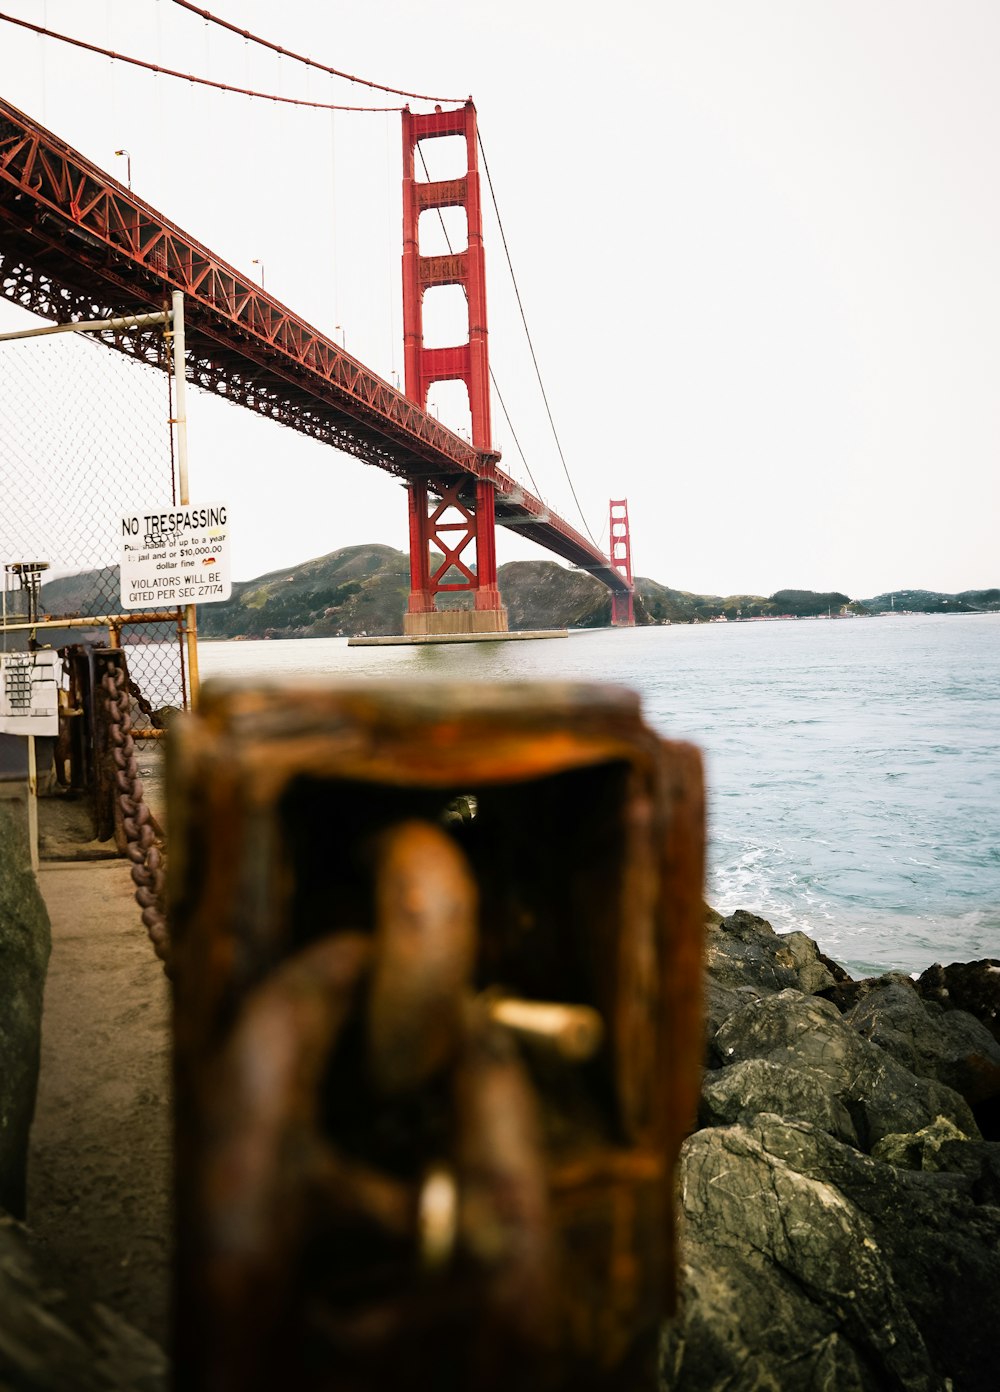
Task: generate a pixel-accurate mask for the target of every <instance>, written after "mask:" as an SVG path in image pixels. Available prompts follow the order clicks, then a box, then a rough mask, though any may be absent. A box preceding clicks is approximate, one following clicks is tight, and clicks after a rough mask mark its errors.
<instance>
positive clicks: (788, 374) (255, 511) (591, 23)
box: [0, 0, 1000, 597]
mask: <svg viewBox="0 0 1000 1392" xmlns="http://www.w3.org/2000/svg"><path fill="white" fill-rule="evenodd" d="M201 3H202V5H203V6H204V7H205V8H208V9H211V10H213V11H215V12H216V13H218V14H220V15H222V16H224V17H226V18H228V19H231V20H232V21H234V22H236V23H238V24H240V25H242V26H245V27H247V28H249V29H252V30H254V31H256V32H258V33H260V34H263V35H264V36H266V37H269V38H272V39H273V40H275V41H276V42H278V43H280V44H282V45H284V46H285V47H286V48H289V49H294V50H297V51H301V52H306V53H310V54H312V55H313V56H315V57H316V58H317V59H318V60H320V61H323V62H326V63H329V64H331V65H334V66H337V67H342V68H344V69H346V70H347V71H350V72H354V73H358V74H360V75H363V76H366V77H371V78H374V79H376V80H379V81H383V82H386V83H394V84H398V85H399V86H401V87H405V88H409V89H412V90H416V91H425V92H431V93H441V94H443V95H445V96H457V97H463V96H464V95H466V94H467V93H471V94H472V95H473V96H474V98H475V100H476V104H477V107H478V111H479V119H480V128H481V132H482V136H483V141H484V144H485V147H486V154H487V158H488V160H489V164H490V169H491V172H492V175H493V181H494V184H495V186H496V191H497V196H498V200H499V204H500V211H501V216H502V217H503V219H504V225H505V228H506V232H507V238H508V242H509V244H510V248H511V253H512V256H513V259H514V265H515V270H516V272H517V275H518V279H519V284H520V289H521V294H522V298H523V301H524V304H525V307H526V310H527V314H528V319H529V324H530V326H531V329H532V333H533V336H534V342H535V347H536V351H537V354H538V358H539V361H540V363H541V367H542V372H543V376H544V380H545V384H546V389H547V392H548V395H549V400H550V403H551V405H552V409H553V412H554V415H555V418H556V423H557V427H558V430H559V433H560V436H561V439H562V443H563V447H564V450H565V453H566V456H567V459H568V461H569V464H570V469H571V472H572V475H573V479H574V483H575V485H576V489H577V492H578V494H579V496H580V499H581V501H582V503H583V507H584V511H585V513H586V515H587V518H588V521H589V523H590V526H591V528H592V530H593V531H594V533H595V535H596V536H597V537H598V538H600V537H601V535H602V533H603V532H605V529H606V514H607V502H608V498H609V497H610V496H612V495H613V496H616V497H618V496H627V497H628V500H629V508H630V513H631V521H632V534H633V561H634V567H635V570H636V572H637V573H639V574H642V575H649V576H652V577H653V578H655V579H657V580H659V581H661V582H663V583H665V584H668V585H671V586H674V587H677V588H681V589H687V590H696V591H701V592H710V593H723V594H725V593H733V592H737V591H743V592H754V593H763V594H769V593H771V592H773V591H774V590H775V589H777V588H779V587H784V586H796V587H803V588H810V589H817V590H823V589H839V590H843V591H845V592H847V593H848V594H850V595H851V596H852V597H865V596H867V595H871V594H874V593H877V592H879V591H882V590H887V589H894V588H901V587H904V586H924V587H928V588H935V589H943V590H949V591H956V590H960V589H967V588H971V587H982V586H988V585H996V584H1000V560H998V559H997V546H996V540H995V537H996V525H997V517H998V504H1000V482H998V473H1000V471H998V460H997V453H998V450H997V446H998V440H1000V405H998V402H1000V398H998V383H1000V275H998V271H997V257H998V255H1000V194H998V182H997V177H996V151H997V148H998V145H1000V82H998V81H997V73H998V72H1000V6H998V5H997V4H996V2H995V0H948V3H943V2H942V3H937V2H935V0H688V3H679V0H618V3H616V4H615V5H611V6H609V5H608V4H607V3H597V0H572V3H571V2H570V0H548V3H546V0H505V3H504V4H503V5H499V4H498V5H489V6H487V5H485V4H482V5H476V4H471V5H470V4H469V3H468V0H465V3H458V0H423V2H422V3H421V4H412V3H409V0H398V2H397V0H368V3H365V4H358V3H356V0H354V2H352V3H350V4H346V3H340V0H329V3H325V4H322V5H318V4H316V3H315V0H284V3H283V4H282V5H280V6H275V5H274V4H273V3H265V0H240V3H237V0H201ZM3 8H4V9H5V10H6V11H8V12H9V13H11V14H15V15H19V16H21V17H25V18H29V19H31V20H33V21H35V22H37V23H42V24H47V25H48V26H50V27H52V28H54V29H58V30H62V31H64V32H69V33H72V34H74V35H77V36H78V37H81V38H84V39H87V40H89V41H91V42H94V43H98V44H102V45H104V46H106V47H109V48H112V49H116V50H118V51H120V52H123V53H128V54H136V55H138V56H141V57H144V58H146V59H148V60H150V61H152V62H155V63H159V64H162V65H165V66H173V67H178V68H183V69H184V70H186V71H190V72H194V73H197V74H199V75H209V76H213V77H216V78H218V79H219V80H222V81H228V82H231V83H234V84H236V85H239V86H247V87H257V88H261V89H263V90H266V91H275V90H277V91H280V92H283V93H284V94H286V95H306V96H312V97H314V98H316V99H319V100H341V99H342V100H347V101H351V100H361V101H367V100H370V99H371V98H369V97H368V96H367V95H365V93H364V91H363V89H359V88H351V87H348V86H347V85H346V84H344V83H339V82H334V81H333V80H328V79H326V78H320V77H319V76H318V75H315V74H307V73H306V72H305V70H304V69H302V68H300V67H299V66H298V65H296V64H293V63H291V62H290V61H288V60H283V59H280V58H278V57H277V56H276V55H274V54H268V53H265V52H263V51H261V50H256V49H254V48H253V47H252V46H249V45H247V44H245V43H244V42H243V40H241V39H238V38H236V37H233V36H227V35H226V34H224V33H223V32H222V31H221V30H219V29H217V28H215V27H212V26H208V25H206V24H205V23H204V22H203V21H201V20H200V19H198V18H197V17H196V16H194V15H192V14H190V13H188V12H186V11H184V10H182V9H180V7H179V6H177V5H175V4H173V3H171V0H36V2H35V3H30V0H7V3H6V4H5V5H4V7H3ZM0 79H2V93H3V96H4V97H5V99H6V100H8V101H10V102H12V103H13V104H14V105H15V106H18V107H20V108H21V109H22V110H24V111H26V112H27V113H29V114H30V115H32V116H33V117H35V118H36V119H37V120H39V121H40V122H41V123H42V124H44V125H46V126H48V127H49V129H51V130H52V131H54V132H55V133H56V134H58V135H59V136H61V137H63V138H64V139H66V140H67V141H69V142H70V143H71V144H73V145H75V146H76V147H77V148H78V149H80V150H81V151H83V152H84V153H85V154H86V155H88V156H89V157H90V158H91V159H93V160H95V161H96V162H97V163H98V164H101V165H102V166H103V167H104V168H106V169H108V170H110V171H111V172H113V173H114V174H115V175H116V176H117V177H120V178H124V160H122V159H116V158H115V157H114V153H113V152H114V150H115V149H117V148H120V147H127V148H128V149H129V150H130V152H131V157H132V182H133V187H134V189H135V190H136V192H138V193H139V194H140V195H141V196H142V197H144V198H145V199H147V200H148V201H149V202H150V203H152V204H153V205H154V206H155V207H157V208H159V209H160V210H161V211H162V212H164V213H165V214H166V215H167V216H168V217H169V218H171V219H172V220H173V221H174V222H176V223H178V224H180V226H182V227H184V228H185V229H186V230H187V231H189V232H190V233H192V234H193V235H194V236H195V237H197V238H198V239H199V240H200V241H202V242H203V243H205V244H206V245H208V246H210V247H211V248H212V249H213V250H214V251H216V252H217V253H219V254H220V255H222V256H224V257H225V258H226V259H227V260H229V261H230V262H232V263H233V264H234V265H235V266H237V267H238V268H240V269H241V270H243V271H245V272H247V273H253V272H254V271H255V269H256V268H255V267H254V266H253V264H252V263H253V259H254V258H257V259H258V260H259V261H262V262H263V264H264V273H265V278H266V285H267V289H268V290H270V291H272V292H273V293H274V294H275V295H277V296H278V297H279V298H280V299H281V300H283V301H284V302H285V303H287V304H288V305H289V306H291V307H292V308H293V309H295V310H296V311H297V312H299V313H301V314H302V315H303V316H304V317H305V318H307V319H309V320H310V321H311V322H312V323H314V324H315V325H317V327H319V328H321V329H323V330H324V331H326V332H328V333H330V334H331V335H333V334H334V331H335V326H340V328H339V330H337V332H336V336H337V337H338V338H340V337H342V336H343V337H344V339H345V340H346V346H347V348H348V350H349V351H350V352H352V353H354V354H355V355H356V356H358V357H359V358H361V359H362V360H363V361H364V362H366V363H367V364H368V365H369V366H371V367H373V368H374V369H375V370H376V371H378V372H380V373H381V374H382V375H383V376H385V377H386V378H387V379H388V380H392V373H393V372H394V371H401V369H402V351H401V328H400V308H399V301H400V287H399V256H400V211H399V179H400V139H399V118H398V116H395V115H390V116H383V115H375V116H347V115H338V116H336V117H332V118H331V116H330V115H329V114H328V113H321V112H299V111H293V110H290V109H288V108H277V107H274V106H272V105H270V104H265V103H262V102H259V101H253V102H249V101H247V100H245V99H243V98H240V97H236V96H230V95H222V94H218V93H211V92H207V91H206V90H205V89H200V88H195V87H192V86H190V85H188V84H185V83H178V82H176V81H174V80H172V79H168V78H163V77H154V76H153V75H152V74H149V73H140V72H137V71H136V70H134V69H129V68H126V67H125V66H124V65H121V64H115V63H112V62H110V61H108V60H106V59H101V58H98V57H95V56H89V55H87V54H84V53H81V52H79V51H77V50H71V49H68V48H66V47H64V46H62V45H59V44H56V43H54V42H53V41H51V40H45V39H41V38H38V37H36V36H33V35H30V34H27V33H25V32H23V31H20V30H17V29H14V28H12V27H10V26H8V25H4V24H0ZM352 93H353V95H352ZM374 100H375V101H379V98H378V96H377V94H376V95H374ZM387 100H388V101H389V102H390V103H391V102H392V101H393V99H392V98H389V99H387ZM414 105H417V104H416V103H415V104H414ZM486 252H487V265H488V275H489V285H490V323H491V354H492V363H493V367H494V370H495V372H496V375H497V378H498V380H499V383H500V387H501V390H502V391H503V393H504V396H505V398H506V399H507V403H508V406H509V408H510V409H511V415H512V417H513V419H514V426H515V429H516V431H517V433H518V436H519V437H520V439H521V443H522V445H523V446H524V449H525V454H526V455H527V457H528V461H529V464H530V465H531V469H532V471H533V473H534V476H535V478H536V479H537V481H538V484H539V488H540V491H541V493H542V495H543V496H544V497H545V498H546V499H547V501H549V502H550V503H551V504H552V506H554V507H556V508H557V509H558V510H559V511H561V512H562V513H563V515H564V516H566V517H567V518H568V519H569V520H570V521H573V522H575V523H577V524H579V519H578V516H577V514H576V512H575V508H574V504H573V502H572V499H571V497H570V496H569V491H568V488H567V487H566V483H565V480H564V478H563V477H562V470H561V466H560V464H559V461H558V457H557V455H556V452H555V448H554V446H553V444H552V440H551V436H550V435H549V434H548V427H547V424H546V421H545V418H544V413H543V410H542V407H541V404H540V401H539V398H538V392H537V387H536V386H535V385H534V379H533V376H532V372H531V366H530V358H529V355H528V350H527V346H526V344H525V341H524V337H523V333H522V331H521V329H520V324H519V320H518V318H517V315H516V307H515V304H514V299H513V293H512V290H511V286H510V281H509V279H508V277H507V273H506V268H505V264H504V261H503V255H502V247H501V245H500V239H499V236H498V234H497V231H496V228H495V225H494V224H493V222H492V217H491V218H490V220H489V221H488V222H487V245H486ZM23 319H24V316H23V315H21V314H20V313H19V312H18V311H15V310H13V309H11V308H10V307H8V306H6V305H3V304H0V326H2V327H4V328H7V327H14V326H15V325H16V324H18V323H20V322H21V321H22V320H23ZM441 396H442V400H441V401H440V402H438V407H439V411H440V414H441V415H442V418H447V405H448V403H447V401H446V400H445V399H444V397H445V394H444V393H441ZM191 417H192V427H191V428H192V434H191V461H192V462H191V470H192V497H193V498H194V500H195V501H199V500H203V501H209V500H214V499H216V498H219V499H224V500H226V501H228V502H229V503H230V506H231V508H232V510H233V513H234V517H235V519H236V537H235V543H234V574H235V575H236V577H237V578H247V577H249V576H251V575H254V574H258V573H260V572H262V571H264V570H268V569H273V568H277V567H279V566H283V565H285V564H291V563H293V562H295V561H298V560H301V559H304V558H305V557H308V556H315V555H320V554H323V553H324V552H327V551H331V550H334V549H335V548H337V547H340V546H345V545H349V544H353V543H356V542H362V541H381V542H387V543H389V544H391V545H395V546H399V547H405V545H406V506H405V495H404V493H403V491H402V489H401V488H400V486H399V484H398V483H396V482H394V481H392V480H391V479H389V478H388V477H386V476H385V475H382V474H380V473H379V472H378V471H377V470H374V469H371V468H367V467H365V466H363V465H361V464H359V463H357V462H356V461H354V460H351V459H348V458H345V457H343V456H340V455H338V454H335V453H334V452H333V451H331V450H330V449H328V448H326V447H323V446H319V445H316V444H313V443H311V442H309V441H306V440H303V439H301V438H300V437H298V436H296V435H294V434H293V433H292V432H290V431H287V430H283V429H281V428H280V427H277V426H273V425H268V424H267V423H266V422H263V421H260V420H258V419H256V418H254V417H253V416H251V415H250V414H249V413H246V412H241V411H239V410H238V409H236V408H234V407H231V406H228V405H226V404H225V403H221V402H217V401H212V400H198V401H195V402H192V407H191ZM494 426H495V433H496V436H497V440H498V443H499V444H500V446H501V447H502V448H503V450H504V460H503V462H504V466H505V467H506V468H507V469H508V470H509V471H510V472H512V473H514V474H517V475H523V470H522V468H521V465H520V461H519V460H518V458H517V453H516V450H515V449H514V445H513V441H512V439H511V436H510V431H509V429H508V427H507V425H506V423H505V422H504V421H503V418H502V415H501V413H500V412H499V410H498V409H497V408H496V406H494ZM151 501H153V500H151ZM498 553H499V559H500V560H501V561H504V560H511V559H522V558H526V557H529V556H538V555H540V554H542V553H539V552H538V551H537V550H536V549H535V548H533V547H531V546H530V544H529V543H527V542H525V541H524V540H523V539H519V538H516V537H514V536H512V535H511V534H509V533H506V532H503V531H502V530H501V532H500V533H499V535H498Z"/></svg>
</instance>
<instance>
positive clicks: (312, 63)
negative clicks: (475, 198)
mask: <svg viewBox="0 0 1000 1392" xmlns="http://www.w3.org/2000/svg"><path fill="white" fill-rule="evenodd" d="M173 2H174V4H175V5H180V7H181V9H182V10H190V11H191V13H192V14H196V15H200V16H201V18H202V19H204V20H205V21H206V22H207V23H209V24H217V25H219V27H220V28H221V29H228V30H229V32H230V33H231V34H238V35H239V36H240V38H241V39H248V40H249V41H250V42H251V43H255V44H260V45H261V47H262V48H269V49H270V50H271V52H272V53H280V55H281V56H282V58H292V59H294V61H295V62H296V63H305V65H306V67H308V68H316V69H318V70H319V71H320V72H325V73H329V74H330V75H331V76H332V77H343V78H345V79H346V80H347V81H348V82H357V83H359V84H360V85H361V86H362V87H372V88H374V89H375V91H377V92H388V93H390V94H391V95H392V96H395V97H412V98H413V99H414V100H415V101H430V102H456V103H458V102H465V101H471V100H472V99H471V97H430V96H428V95H427V94H426V93H425V92H406V91H404V90H403V89H402V88H401V87H387V86H386V85H385V84H384V83H382V82H370V81H369V80H368V78H366V77H354V76H353V75H352V74H351V73H347V72H342V71H341V69H340V68H330V67H327V65H326V64H325V63H318V62H317V61H316V59H315V58H306V57H305V55H304V54H301V53H293V52H292V51H291V50H290V49H287V48H282V47H281V45H280V44H276V43H272V42H271V40H270V39H262V38H261V37H260V35H259V34H252V33H251V32H250V30H249V29H241V28H240V27H239V25H237V24H230V22H229V20H228V19H221V18H220V17H219V15H214V14H212V13H211V11H210V10H203V9H202V8H201V6H200V5H192V4H190V3H189V0H173ZM382 109H387V110H390V111H392V110H397V109H398V108H395V107H388V108H382Z"/></svg>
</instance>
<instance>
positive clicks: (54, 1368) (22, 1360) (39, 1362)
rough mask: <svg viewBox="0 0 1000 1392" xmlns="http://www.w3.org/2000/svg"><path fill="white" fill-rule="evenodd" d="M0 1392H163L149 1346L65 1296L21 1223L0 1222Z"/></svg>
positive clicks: (159, 1355)
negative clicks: (9, 1391) (0, 1316)
mask: <svg viewBox="0 0 1000 1392" xmlns="http://www.w3.org/2000/svg"><path fill="white" fill-rule="evenodd" d="M0 1311H2V1312H3V1315H2V1318H0V1387H2V1388H4V1389H5V1392H6V1389H8V1388H9V1389H11V1392H14V1389H16V1392H69V1389H72V1392H167V1386H168V1375H167V1362H166V1359H165V1357H164V1355H163V1352H162V1350H161V1349H160V1348H158V1347H157V1345H156V1344H154V1343H153V1342H152V1340H151V1339H148V1338H147V1337H146V1335H145V1334H141V1333H140V1332H139V1331H138V1330H137V1329H135V1328H133V1326H132V1325H130V1324H128V1323H127V1322H126V1321H125V1320H123V1319H121V1318H120V1317H119V1316H118V1315H116V1314H114V1313H113V1312H112V1311H111V1310H109V1309H108V1308H107V1307H106V1306H103V1305H96V1304H92V1303H90V1301H88V1300H87V1299H86V1297H85V1296H83V1295H81V1294H79V1293H76V1292H72V1291H69V1290H68V1289H67V1287H66V1285H65V1283H64V1282H63V1280H62V1279H61V1277H59V1276H57V1275H54V1273H53V1272H52V1271H51V1270H49V1269H48V1264H47V1262H46V1259H45V1254H44V1252H42V1251H41V1250H40V1249H39V1248H38V1247H37V1245H36V1243H35V1242H34V1241H33V1239H32V1237H31V1234H30V1233H29V1231H28V1230H27V1229H26V1228H23V1227H22V1226H21V1224H20V1223H16V1222H14V1220H13V1219H11V1218H10V1217H8V1216H7V1215H5V1214H0Z"/></svg>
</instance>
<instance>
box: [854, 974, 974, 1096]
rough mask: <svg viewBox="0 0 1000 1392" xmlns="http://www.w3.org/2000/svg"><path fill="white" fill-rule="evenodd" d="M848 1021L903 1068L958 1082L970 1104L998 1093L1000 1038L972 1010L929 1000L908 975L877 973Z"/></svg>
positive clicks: (951, 1083) (949, 1082) (948, 1083)
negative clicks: (981, 1022) (919, 991)
mask: <svg viewBox="0 0 1000 1392" xmlns="http://www.w3.org/2000/svg"><path fill="white" fill-rule="evenodd" d="M844 1022H845V1024H848V1025H850V1026H851V1028H852V1029H856V1030H857V1031H858V1033H859V1034H860V1035H862V1036H863V1037H864V1038H865V1039H869V1040H871V1042H872V1043H873V1044H877V1045H878V1046H879V1048H880V1049H884V1050H885V1051H886V1053H887V1054H889V1055H891V1057H892V1058H894V1059H895V1060H896V1061H897V1063H901V1064H902V1065H903V1067H904V1068H908V1069H909V1070H910V1071H911V1072H912V1073H916V1074H917V1075H918V1076H919V1077H921V1078H935V1079H936V1080H937V1081H938V1082H939V1083H944V1084H945V1085H946V1086H947V1087H950V1088H954V1090H955V1091H956V1092H960V1093H961V1094H962V1096H963V1097H964V1098H965V1100H966V1101H967V1102H969V1103H970V1104H972V1105H975V1104H976V1103H979V1102H985V1101H988V1100H989V1099H990V1098H992V1097H996V1096H997V1095H998V1094H1000V1044H998V1043H997V1041H996V1040H995V1039H994V1038H993V1036H992V1034H991V1033H990V1032H989V1030H988V1029H986V1027H985V1026H984V1025H982V1024H980V1023H979V1021H978V1020H977V1019H976V1018H975V1017H974V1016H973V1015H970V1014H969V1013H968V1011H965V1010H956V1009H952V1010H942V1009H941V1007H940V1006H939V1005H937V1004H936V1003H934V1002H929V1003H928V1002H925V1001H924V1000H923V999H922V997H921V996H920V994H919V993H918V991H917V989H916V987H915V986H914V984H913V982H912V981H911V980H910V978H909V977H908V976H902V975H900V974H898V973H895V972H887V973H886V975H885V976H881V977H878V978H876V979H875V980H874V981H873V982H871V983H870V989H869V990H868V991H867V992H866V993H865V995H864V996H863V997H862V999H860V1000H859V1001H858V1003H857V1004H856V1005H855V1006H853V1007H852V1009H850V1010H849V1011H848V1012H847V1014H846V1015H845V1016H844Z"/></svg>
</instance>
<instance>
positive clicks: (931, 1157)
mask: <svg viewBox="0 0 1000 1392" xmlns="http://www.w3.org/2000/svg"><path fill="white" fill-rule="evenodd" d="M968 1140H969V1137H968V1136H966V1135H964V1134H963V1133H962V1132H961V1131H959V1129H958V1127H957V1126H956V1125H955V1124H954V1122H951V1121H949V1120H948V1119H947V1117H935V1119H934V1120H933V1121H932V1122H931V1123H930V1125H928V1126H922V1127H921V1128H920V1130H919V1131H916V1132H914V1133H913V1134H912V1135H909V1136H900V1135H895V1134H893V1135H889V1136H883V1137H882V1139H881V1140H880V1141H876V1143H875V1145H873V1146H872V1159H873V1160H884V1161H885V1163H886V1164H887V1165H895V1167H896V1169H897V1170H927V1171H938V1170H947V1169H950V1168H951V1166H950V1165H949V1164H947V1163H944V1164H939V1163H938V1161H939V1160H940V1159H941V1147H942V1146H943V1145H944V1144H945V1143H946V1142H948V1141H968Z"/></svg>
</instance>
